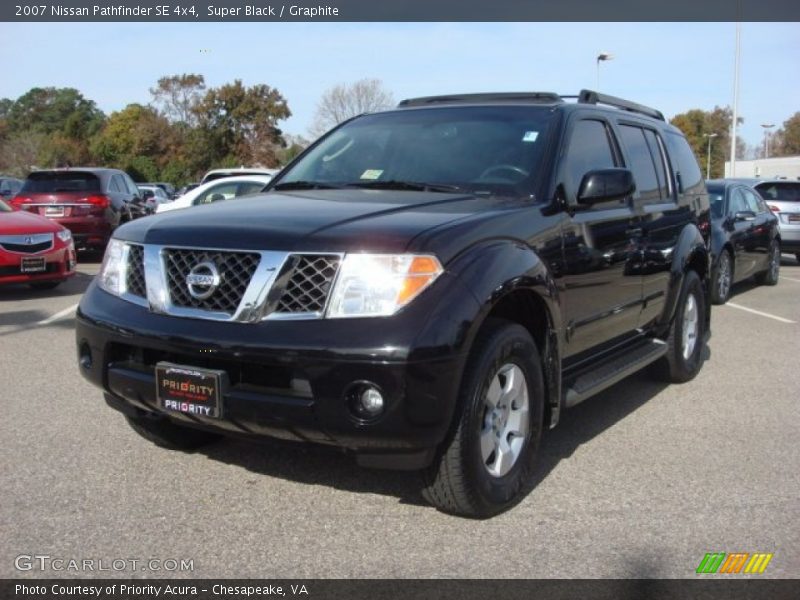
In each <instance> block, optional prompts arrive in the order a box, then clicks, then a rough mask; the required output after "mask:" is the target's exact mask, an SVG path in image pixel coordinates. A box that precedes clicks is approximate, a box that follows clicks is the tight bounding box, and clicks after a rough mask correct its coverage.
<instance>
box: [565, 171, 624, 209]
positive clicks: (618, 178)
mask: <svg viewBox="0 0 800 600" xmlns="http://www.w3.org/2000/svg"><path fill="white" fill-rule="evenodd" d="M634 191H636V182H635V181H634V180H633V173H631V172H630V171H629V170H628V169H598V170H596V171H589V172H588V173H586V175H584V176H583V179H581V185H580V187H579V188H578V204H585V205H591V204H594V203H595V202H608V201H610V200H621V199H622V198H625V197H627V196H630V195H631V194H633V192H634Z"/></svg>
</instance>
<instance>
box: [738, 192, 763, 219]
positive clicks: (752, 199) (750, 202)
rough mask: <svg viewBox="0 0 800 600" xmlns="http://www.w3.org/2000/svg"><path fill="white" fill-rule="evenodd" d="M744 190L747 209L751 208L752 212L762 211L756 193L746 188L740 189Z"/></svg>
mask: <svg viewBox="0 0 800 600" xmlns="http://www.w3.org/2000/svg"><path fill="white" fill-rule="evenodd" d="M742 191H743V192H744V198H745V201H746V202H747V210H752V211H753V212H754V213H756V214H758V213H760V212H763V210H762V209H761V204H760V203H759V201H758V200H759V199H758V198H757V197H756V195H755V194H754V193H753V192H751V191H750V190H748V189H744V190H742Z"/></svg>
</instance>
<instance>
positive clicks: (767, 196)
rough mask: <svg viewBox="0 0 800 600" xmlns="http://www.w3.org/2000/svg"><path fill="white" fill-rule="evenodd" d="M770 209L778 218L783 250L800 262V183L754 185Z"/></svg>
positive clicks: (775, 181) (761, 182) (783, 181)
mask: <svg viewBox="0 0 800 600" xmlns="http://www.w3.org/2000/svg"><path fill="white" fill-rule="evenodd" d="M752 185H753V187H754V188H755V190H756V191H757V192H758V193H759V194H761V197H762V198H764V200H766V201H767V206H769V209H770V210H771V211H772V212H773V213H775V214H776V215H777V216H778V219H779V224H780V229H781V250H782V251H783V252H792V253H794V256H795V258H796V259H797V261H798V262H800V181H789V180H787V179H775V180H769V181H758V182H756V183H754V184H752Z"/></svg>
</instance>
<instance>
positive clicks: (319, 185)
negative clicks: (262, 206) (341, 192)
mask: <svg viewBox="0 0 800 600" xmlns="http://www.w3.org/2000/svg"><path fill="white" fill-rule="evenodd" d="M342 187H343V186H341V185H336V184H333V183H324V182H322V181H287V182H286V183H279V184H277V185H276V186H275V187H274V188H272V189H273V190H277V191H280V190H338V189H341V188H342Z"/></svg>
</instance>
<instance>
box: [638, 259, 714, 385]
mask: <svg viewBox="0 0 800 600" xmlns="http://www.w3.org/2000/svg"><path fill="white" fill-rule="evenodd" d="M690 297H693V298H694V303H695V312H696V323H697V329H696V333H695V343H694V346H693V349H692V350H691V352H689V355H688V356H684V344H683V337H684V336H683V326H684V322H685V321H686V319H687V304H688V303H689V298H690ZM705 309H706V303H705V295H704V294H703V285H702V283H701V282H700V277H698V275H697V273H695V272H694V271H687V272H686V275H684V278H683V287H682V288H681V293H680V296H679V297H678V305H677V306H676V307H675V317H674V318H673V320H672V327H671V328H670V330H669V337H668V338H667V354H666V356H664V357H663V358H661V359H659V360H658V361H656V362H655V363H653V366H652V368H651V374H652V375H653V376H654V377H655V378H656V379H659V380H661V381H666V382H668V383H683V382H685V381H689V380H691V379H694V377H695V375H697V373H698V372H699V371H700V367H701V366H702V365H703V349H704V348H705V336H706V320H705V314H706V310H705ZM688 348H689V346H688V345H687V348H686V349H688Z"/></svg>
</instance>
